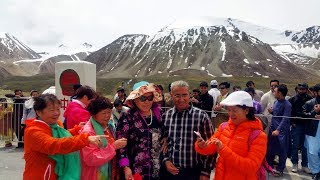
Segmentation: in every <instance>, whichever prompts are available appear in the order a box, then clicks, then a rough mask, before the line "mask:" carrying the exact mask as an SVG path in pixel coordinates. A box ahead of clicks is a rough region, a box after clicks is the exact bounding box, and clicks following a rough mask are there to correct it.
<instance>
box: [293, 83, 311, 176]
mask: <svg viewBox="0 0 320 180" xmlns="http://www.w3.org/2000/svg"><path fill="white" fill-rule="evenodd" d="M296 89H297V94H296V95H295V96H293V97H291V98H290V99H289V102H290V103H291V105H292V111H291V116H292V117H302V115H303V109H302V106H303V105H304V104H305V103H306V102H307V101H309V100H310V99H312V97H311V96H309V95H308V94H307V91H308V85H307V84H306V83H299V84H298V85H297V88H296ZM290 121H291V142H292V146H291V162H292V164H293V166H292V170H291V171H292V172H297V171H298V162H299V157H298V151H299V150H301V152H302V157H301V160H302V162H301V166H302V170H303V171H305V172H306V173H310V170H309V169H308V158H307V149H306V148H305V147H304V139H305V135H306V133H305V128H306V124H307V123H308V121H307V120H305V119H300V118H292V119H290Z"/></svg>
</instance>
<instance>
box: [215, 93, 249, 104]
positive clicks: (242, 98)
mask: <svg viewBox="0 0 320 180" xmlns="http://www.w3.org/2000/svg"><path fill="white" fill-rule="evenodd" d="M220 104H221V105H223V106H237V105H239V106H247V107H253V101H252V97H251V96H250V94H249V93H247V92H245V91H235V92H233V93H231V94H230V95H229V96H227V98H225V99H224V100H222V101H221V103H220Z"/></svg>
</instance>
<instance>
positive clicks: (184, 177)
mask: <svg viewBox="0 0 320 180" xmlns="http://www.w3.org/2000/svg"><path fill="white" fill-rule="evenodd" d="M178 169H179V174H177V175H173V174H171V173H170V172H169V171H167V170H166V169H165V167H164V168H163V171H162V172H161V173H163V174H162V175H161V176H160V177H161V178H160V179H163V180H199V178H200V174H201V170H200V168H198V167H195V168H181V167H179V168H178Z"/></svg>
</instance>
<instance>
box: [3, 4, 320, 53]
mask: <svg viewBox="0 0 320 180" xmlns="http://www.w3.org/2000/svg"><path fill="white" fill-rule="evenodd" d="M319 7H320V1H319V0H267V1H259V0H219V1H218V0H197V1H195V0H0V32H8V33H10V34H12V35H14V36H16V37H17V38H18V39H20V40H22V41H23V42H24V43H25V44H27V45H28V46H30V47H31V48H33V49H34V50H36V51H46V49H48V48H52V47H57V46H58V45H60V44H62V43H64V44H67V45H70V46H71V45H74V44H81V43H83V42H88V43H91V44H93V45H95V46H97V47H99V48H100V47H103V46H105V45H107V44H109V43H111V42H112V41H114V40H115V39H117V38H118V37H120V36H122V35H124V34H135V33H138V34H152V33H155V32H156V31H158V30H160V29H161V28H162V27H164V26H166V25H168V24H170V23H172V22H174V21H178V20H179V19H188V18H189V17H203V16H209V17H222V18H227V17H231V18H235V19H240V20H243V21H247V22H251V23H254V24H257V25H262V26H266V27H269V28H273V29H279V30H285V29H291V30H302V29H305V28H306V27H309V26H313V25H320V11H319Z"/></svg>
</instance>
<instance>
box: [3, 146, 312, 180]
mask: <svg viewBox="0 0 320 180" xmlns="http://www.w3.org/2000/svg"><path fill="white" fill-rule="evenodd" d="M291 166H292V164H291V162H290V160H287V170H286V171H285V172H284V176H283V177H281V178H274V177H272V175H269V178H268V179H269V180H282V179H286V180H301V179H303V180H307V179H311V177H310V175H308V174H305V173H302V172H299V173H292V172H291ZM23 169H24V159H23V149H16V148H15V146H13V147H10V148H5V147H3V143H0V179H1V180H20V179H22V173H23Z"/></svg>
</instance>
